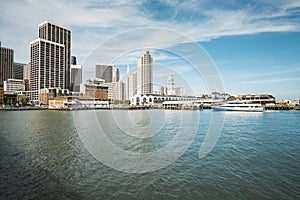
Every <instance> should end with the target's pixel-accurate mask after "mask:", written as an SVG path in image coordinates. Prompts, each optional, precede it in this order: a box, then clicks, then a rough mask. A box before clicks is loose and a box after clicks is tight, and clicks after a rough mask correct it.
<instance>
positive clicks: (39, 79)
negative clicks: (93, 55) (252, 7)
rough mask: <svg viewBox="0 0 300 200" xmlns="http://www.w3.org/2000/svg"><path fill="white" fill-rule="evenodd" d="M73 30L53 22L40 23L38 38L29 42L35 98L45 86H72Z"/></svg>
mask: <svg viewBox="0 0 300 200" xmlns="http://www.w3.org/2000/svg"><path fill="white" fill-rule="evenodd" d="M70 54H71V30H69V29H66V28H64V27H61V26H57V25H55V24H52V23H50V22H47V21H46V22H43V23H42V24H40V25H39V38H38V39H36V40H34V41H32V42H31V43H30V87H31V91H33V93H32V94H33V95H32V97H31V100H32V101H38V92H39V90H41V89H43V88H51V87H58V88H61V89H70V68H71V66H70V59H71V56H70Z"/></svg>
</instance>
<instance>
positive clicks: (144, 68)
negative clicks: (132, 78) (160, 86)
mask: <svg viewBox="0 0 300 200" xmlns="http://www.w3.org/2000/svg"><path fill="white" fill-rule="evenodd" d="M152 92H153V60H152V56H151V54H150V52H149V51H148V50H145V51H144V53H143V55H142V56H141V57H140V58H139V60H138V63H137V94H151V93H152Z"/></svg>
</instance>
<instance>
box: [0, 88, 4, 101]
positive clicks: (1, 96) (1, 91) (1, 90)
mask: <svg viewBox="0 0 300 200" xmlns="http://www.w3.org/2000/svg"><path fill="white" fill-rule="evenodd" d="M3 104H4V86H3V84H2V83H0V105H3Z"/></svg>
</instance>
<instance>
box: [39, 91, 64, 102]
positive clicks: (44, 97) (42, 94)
mask: <svg viewBox="0 0 300 200" xmlns="http://www.w3.org/2000/svg"><path fill="white" fill-rule="evenodd" d="M67 96H70V92H69V90H68V89H61V88H44V89H41V90H40V91H39V103H40V104H44V105H48V104H49V99H53V98H55V97H67Z"/></svg>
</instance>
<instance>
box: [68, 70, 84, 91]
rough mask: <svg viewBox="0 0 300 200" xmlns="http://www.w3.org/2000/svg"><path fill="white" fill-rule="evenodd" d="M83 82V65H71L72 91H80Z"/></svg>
mask: <svg viewBox="0 0 300 200" xmlns="http://www.w3.org/2000/svg"><path fill="white" fill-rule="evenodd" d="M80 84H82V66H81V65H71V91H74V92H79V90H80Z"/></svg>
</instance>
